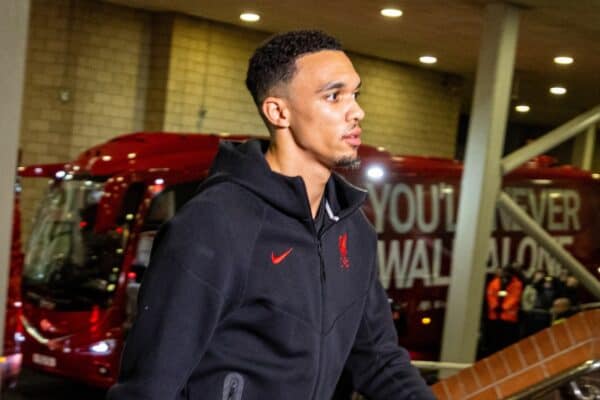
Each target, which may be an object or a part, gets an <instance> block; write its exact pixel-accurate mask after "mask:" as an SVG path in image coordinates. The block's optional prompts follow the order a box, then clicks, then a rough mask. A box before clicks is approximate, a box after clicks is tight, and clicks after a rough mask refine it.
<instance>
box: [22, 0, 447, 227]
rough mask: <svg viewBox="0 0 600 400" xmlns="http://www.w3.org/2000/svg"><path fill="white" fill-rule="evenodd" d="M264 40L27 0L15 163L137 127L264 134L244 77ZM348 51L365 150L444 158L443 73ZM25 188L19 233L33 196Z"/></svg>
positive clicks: (138, 14) (53, 0) (169, 17)
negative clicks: (357, 81) (358, 86)
mask: <svg viewBox="0 0 600 400" xmlns="http://www.w3.org/2000/svg"><path fill="white" fill-rule="evenodd" d="M266 36H267V34H265V33H262V32H257V31H252V30H249V29H243V28H240V27H234V26H231V25H226V24H221V23H217V22H212V21H208V20H203V19H199V18H192V17H188V16H183V15H178V14H171V13H152V12H148V11H143V10H135V9H132V8H127V7H122V6H117V5H114V4H110V3H108V2H104V1H98V0H32V4H31V19H30V28H29V42H28V53H27V67H26V83H25V95H24V99H25V100H24V104H23V124H22V132H21V149H22V159H21V162H22V163H25V164H31V163H50V162H60V161H67V160H69V159H72V158H73V157H75V156H76V155H77V154H78V153H79V152H80V151H81V150H83V149H85V148H87V147H89V146H92V145H95V144H98V143H100V142H103V141H105V140H107V139H109V138H111V137H113V136H115V135H117V134H121V133H125V132H132V131H138V130H150V131H152V130H168V131H175V132H199V131H203V132H231V133H247V134H260V135H265V134H266V128H265V127H264V126H263V123H262V120H261V119H260V117H259V116H258V114H257V111H256V108H255V106H254V104H253V102H252V100H251V97H250V95H249V93H248V92H247V90H246V88H245V85H244V79H245V72H246V66H247V60H248V58H249V56H250V54H251V53H252V51H253V49H254V48H255V47H256V45H257V44H258V43H260V42H261V41H262V40H263V39H264V38H265V37H266ZM350 56H351V58H352V59H353V61H354V62H355V64H356V68H357V70H358V71H359V73H361V74H362V79H363V88H364V90H363V94H362V96H361V98H360V102H361V104H362V105H363V106H364V108H365V110H366V112H367V118H366V119H365V121H364V130H363V132H364V139H365V142H366V143H370V144H376V145H381V146H385V147H387V148H388V149H389V150H391V151H393V152H398V153H404V154H417V155H433V156H445V157H452V156H453V154H454V142H455V136H456V127H457V121H458V110H459V98H458V97H457V96H455V95H453V94H452V91H451V90H450V88H449V87H448V85H447V79H446V78H447V77H446V76H445V75H444V74H439V73H436V72H432V71H429V70H425V69H420V68H416V67H409V66H404V65H400V64H398V63H393V62H388V61H384V60H379V59H372V58H369V57H365V56H362V55H358V54H350ZM61 95H62V96H63V97H62V100H61ZM44 185H45V182H42V183H38V184H37V186H36V188H39V187H40V186H44ZM30 186H31V184H30V183H27V182H25V183H24V192H23V198H22V206H23V219H24V229H23V231H24V233H25V235H26V234H27V233H28V231H29V221H30V220H31V217H32V215H33V208H34V203H36V202H37V201H38V198H39V194H38V193H33V192H35V191H34V190H31V189H30Z"/></svg>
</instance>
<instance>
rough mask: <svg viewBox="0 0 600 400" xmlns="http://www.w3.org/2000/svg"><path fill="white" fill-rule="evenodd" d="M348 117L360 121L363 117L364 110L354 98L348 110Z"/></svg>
mask: <svg viewBox="0 0 600 400" xmlns="http://www.w3.org/2000/svg"><path fill="white" fill-rule="evenodd" d="M348 117H349V119H350V120H353V121H362V120H363V118H364V117H365V111H364V110H363V109H362V107H361V106H360V105H359V104H358V102H357V101H356V100H354V103H353V104H352V108H351V109H350V111H349V112H348Z"/></svg>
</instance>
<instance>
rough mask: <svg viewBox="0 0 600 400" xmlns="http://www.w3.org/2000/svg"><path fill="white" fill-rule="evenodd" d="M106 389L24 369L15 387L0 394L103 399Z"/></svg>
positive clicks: (21, 398) (37, 399) (18, 398)
mask: <svg viewBox="0 0 600 400" xmlns="http://www.w3.org/2000/svg"><path fill="white" fill-rule="evenodd" d="M105 396H106V391H104V390H99V389H95V388H90V387H88V386H85V385H82V384H80V383H78V382H73V381H69V380H67V379H62V378H57V377H53V376H50V375H46V374H43V373H41V372H37V371H34V370H30V369H24V370H23V372H22V373H21V376H20V377H19V381H18V383H17V385H16V387H15V388H13V389H8V390H6V391H4V392H2V393H1V394H0V399H2V400H103V399H104V397H105Z"/></svg>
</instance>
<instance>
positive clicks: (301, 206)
mask: <svg viewBox="0 0 600 400" xmlns="http://www.w3.org/2000/svg"><path fill="white" fill-rule="evenodd" d="M268 147H269V141H268V140H259V139H251V140H248V141H246V142H230V141H222V142H221V143H220V144H219V151H218V153H217V156H216V157H215V160H214V162H213V166H212V168H211V172H210V177H209V178H208V179H207V180H206V181H205V183H204V185H202V188H206V187H208V186H212V185H214V184H217V183H219V182H222V181H228V182H233V183H235V184H238V185H240V186H243V187H244V188H246V189H247V190H249V191H251V192H253V193H254V194H255V195H257V196H259V197H260V198H262V199H263V200H264V201H265V202H266V203H268V204H269V205H270V206H272V207H274V208H276V209H279V210H280V211H282V212H283V213H285V214H287V215H290V216H293V217H295V218H297V219H301V220H309V219H312V214H311V211H310V204H309V202H308V195H307V191H306V186H305V184H304V180H303V179H302V177H300V176H293V177H291V176H285V175H282V174H279V173H277V172H273V171H272V170H271V168H270V167H269V165H268V163H267V161H266V159H265V156H264V154H265V152H266V150H267V148H268ZM326 194H327V195H326V201H327V203H328V207H330V211H331V212H332V213H333V215H335V216H336V217H337V216H343V215H345V214H347V213H351V212H352V211H354V210H355V209H356V208H358V207H360V206H361V205H362V203H363V202H364V201H365V199H366V191H365V190H363V189H360V188H358V187H356V186H353V185H352V184H350V183H348V182H347V181H346V180H345V179H344V178H342V177H341V176H339V175H338V174H336V173H335V172H334V173H332V175H331V177H330V179H329V181H328V182H327V189H326Z"/></svg>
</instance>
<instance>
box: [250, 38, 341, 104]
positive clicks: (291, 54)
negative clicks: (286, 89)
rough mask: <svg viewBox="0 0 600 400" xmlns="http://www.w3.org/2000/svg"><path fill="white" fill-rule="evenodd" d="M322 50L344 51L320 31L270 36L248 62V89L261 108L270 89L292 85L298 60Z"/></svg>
mask: <svg viewBox="0 0 600 400" xmlns="http://www.w3.org/2000/svg"><path fill="white" fill-rule="evenodd" d="M321 50H340V51H341V50H342V45H341V43H340V42H339V41H338V40H337V39H336V38H334V37H332V36H330V35H328V34H326V33H325V32H323V31H319V30H299V31H291V32H285V33H281V34H278V35H275V36H272V37H270V38H269V39H267V40H266V41H265V42H263V43H262V44H261V45H260V46H259V47H258V48H257V49H256V50H255V51H254V54H253V55H252V57H251V58H250V61H249V62H248V72H247V73H246V87H247V88H248V90H249V91H250V94H251V95H252V98H253V99H254V102H255V103H256V105H257V106H259V107H260V105H261V103H262V102H263V100H264V99H265V98H266V97H267V95H268V93H269V90H271V89H272V88H273V87H274V86H276V85H277V84H278V83H280V82H289V81H290V80H291V79H292V77H293V76H294V73H295V72H296V59H298V57H300V56H302V55H304V54H308V53H316V52H318V51H321Z"/></svg>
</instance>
